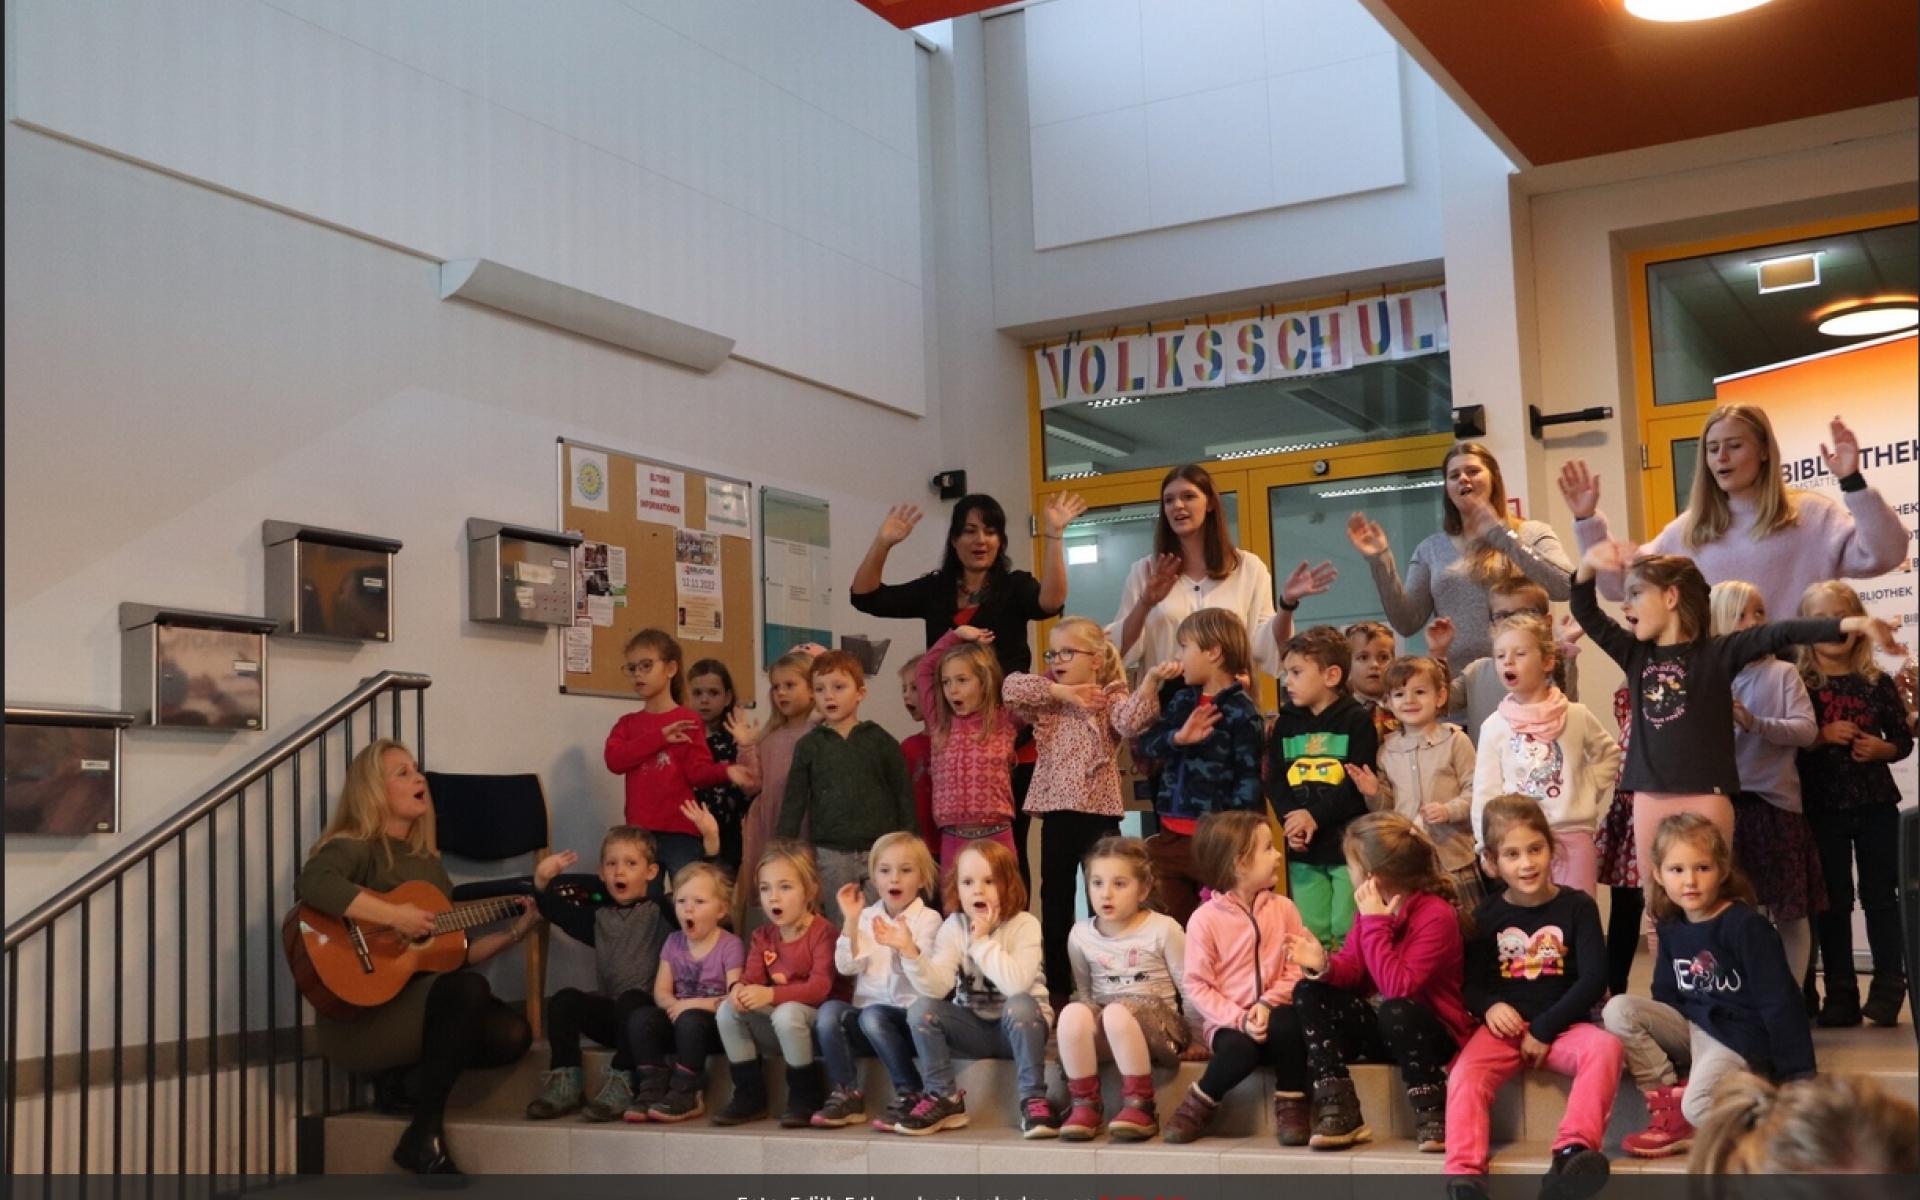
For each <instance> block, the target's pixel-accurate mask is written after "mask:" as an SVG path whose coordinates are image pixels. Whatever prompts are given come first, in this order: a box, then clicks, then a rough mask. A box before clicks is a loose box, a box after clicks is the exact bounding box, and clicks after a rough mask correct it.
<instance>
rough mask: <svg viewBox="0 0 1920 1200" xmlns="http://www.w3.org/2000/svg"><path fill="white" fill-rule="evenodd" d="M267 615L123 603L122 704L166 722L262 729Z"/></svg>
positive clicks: (159, 724)
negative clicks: (243, 614)
mask: <svg viewBox="0 0 1920 1200" xmlns="http://www.w3.org/2000/svg"><path fill="white" fill-rule="evenodd" d="M274 625H275V622H273V621H271V620H269V619H267V618H265V617H244V616H236V615H234V614H232V613H208V612H195V611H193V610H191V609H184V608H164V607H161V606H159V605H153V604H122V605H121V606H120V694H121V700H120V702H121V704H122V705H123V706H124V707H125V708H126V709H127V710H128V711H130V712H132V713H133V719H134V721H135V723H136V724H139V725H143V726H149V727H156V728H162V729H212V730H235V729H265V728H266V726H267V635H268V634H270V633H272V632H273V629H274Z"/></svg>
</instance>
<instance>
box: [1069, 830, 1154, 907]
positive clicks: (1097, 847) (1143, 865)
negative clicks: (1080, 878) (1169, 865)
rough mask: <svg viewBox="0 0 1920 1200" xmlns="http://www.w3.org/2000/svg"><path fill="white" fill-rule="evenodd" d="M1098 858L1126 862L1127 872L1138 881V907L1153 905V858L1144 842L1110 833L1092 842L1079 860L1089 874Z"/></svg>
mask: <svg viewBox="0 0 1920 1200" xmlns="http://www.w3.org/2000/svg"><path fill="white" fill-rule="evenodd" d="M1100 858H1111V859H1114V860H1116V861H1118V862H1123V863H1125V864H1127V870H1128V872H1129V873H1131V874H1132V875H1133V877H1134V878H1135V879H1136V880H1138V881H1139V883H1140V907H1141V908H1152V907H1153V858H1152V856H1150V855H1149V854H1148V853H1147V844H1146V843H1145V842H1143V841H1141V840H1140V839H1139V838H1130V837H1121V836H1120V835H1119V834H1117V833H1110V834H1108V835H1107V836H1106V837H1103V838H1101V839H1100V840H1099V841H1097V842H1095V843H1094V844H1093V849H1091V850H1089V851H1087V856H1086V857H1085V858H1083V859H1081V860H1080V866H1081V867H1082V868H1083V869H1085V870H1086V871H1087V872H1088V874H1089V875H1091V874H1092V868H1093V863H1094V860H1095V859H1100Z"/></svg>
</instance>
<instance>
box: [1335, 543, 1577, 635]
mask: <svg viewBox="0 0 1920 1200" xmlns="http://www.w3.org/2000/svg"><path fill="white" fill-rule="evenodd" d="M1487 540H1488V542H1490V543H1491V544H1492V545H1493V547H1494V548H1495V549H1497V550H1499V551H1500V552H1501V553H1502V554H1504V555H1506V556H1507V558H1508V559H1509V560H1511V561H1512V563H1513V565H1514V566H1515V567H1516V568H1517V569H1519V571H1520V572H1521V574H1523V575H1525V576H1526V577H1527V578H1528V579H1531V580H1533V581H1534V582H1535V583H1537V584H1539V585H1540V586H1541V587H1543V588H1545V589H1547V595H1548V596H1549V597H1550V598H1552V599H1554V600H1565V599H1566V598H1567V596H1568V595H1569V594H1570V592H1571V591H1572V588H1573V564H1572V563H1571V562H1570V561H1568V559H1567V552H1566V550H1564V549H1563V548H1562V547H1561V545H1560V539H1559V537H1558V536H1557V535H1555V533H1554V532H1553V527H1552V526H1550V525H1548V524H1546V523H1545V522H1543V521H1522V522H1520V528H1519V529H1517V530H1513V529H1508V528H1506V527H1504V526H1502V527H1499V528H1496V529H1494V530H1493V532H1491V533H1490V534H1488V535H1487ZM1368 565H1369V566H1371V567H1372V568H1373V582H1374V586H1375V587H1377V588H1378V589H1379V590H1380V607H1381V608H1383V609H1385V610H1386V614H1387V621H1388V622H1389V623H1390V624H1392V626H1393V627H1394V628H1395V629H1397V630H1399V631H1400V633H1401V635H1402V636H1404V637H1412V636H1413V635H1414V634H1416V633H1419V632H1420V631H1421V630H1423V629H1425V628H1426V626H1427V622H1428V621H1430V620H1432V619H1433V618H1434V617H1435V616H1436V615H1438V616H1442V617H1446V618H1447V619H1448V620H1450V621H1452V622H1453V652H1452V654H1451V655H1449V657H1450V658H1451V659H1452V660H1453V661H1454V662H1457V663H1470V662H1472V661H1473V660H1474V659H1476V658H1485V657H1486V656H1487V655H1489V654H1491V653H1493V637H1492V634H1491V631H1490V625H1489V623H1488V621H1487V588H1486V585H1485V584H1482V583H1480V582H1479V581H1478V580H1476V579H1474V578H1473V576H1472V575H1471V574H1470V573H1469V572H1470V570H1471V567H1472V563H1471V562H1470V561H1469V559H1467V558H1465V557H1463V556H1462V555H1461V553H1460V548H1459V547H1458V546H1456V545H1455V544H1454V540H1453V539H1452V538H1451V537H1449V536H1448V535H1446V534H1445V533H1436V534H1434V535H1432V536H1431V537H1429V538H1427V539H1426V540H1425V541H1423V542H1421V543H1420V544H1419V545H1418V546H1416V547H1414V550H1413V557H1412V558H1411V559H1409V560H1408V561H1407V577H1406V580H1405V581H1404V582H1402V580H1401V578H1400V571H1399V568H1398V567H1396V566H1395V565H1394V561H1393V551H1391V550H1389V551H1387V552H1386V553H1385V554H1382V555H1380V556H1379V557H1378V558H1375V559H1371V560H1369V562H1368Z"/></svg>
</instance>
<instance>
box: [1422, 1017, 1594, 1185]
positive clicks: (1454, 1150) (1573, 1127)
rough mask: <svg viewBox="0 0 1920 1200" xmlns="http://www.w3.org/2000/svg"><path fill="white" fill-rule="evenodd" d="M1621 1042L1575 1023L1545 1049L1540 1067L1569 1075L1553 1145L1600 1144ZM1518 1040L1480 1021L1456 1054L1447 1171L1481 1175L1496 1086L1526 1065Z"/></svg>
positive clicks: (1449, 1089)
mask: <svg viewBox="0 0 1920 1200" xmlns="http://www.w3.org/2000/svg"><path fill="white" fill-rule="evenodd" d="M1626 1053H1627V1051H1626V1047H1625V1046H1623V1045H1621V1044H1620V1039H1619V1038H1617V1037H1614V1036H1613V1035H1612V1034H1610V1033H1608V1032H1607V1031H1606V1030H1604V1029H1602V1028H1601V1027H1600V1026H1598V1025H1593V1024H1589V1023H1587V1022H1585V1021H1581V1022H1578V1023H1576V1024H1573V1025H1569V1026H1567V1028H1566V1029H1565V1030H1564V1031H1562V1032H1561V1034H1560V1036H1559V1037H1557V1038H1555V1039H1553V1042H1552V1044H1551V1045H1549V1046H1548V1047H1547V1061H1546V1068H1547V1070H1549V1071H1553V1072H1555V1073H1556V1074H1560V1075H1568V1076H1571V1077H1572V1079H1573V1090H1572V1091H1571V1092H1570V1093H1568V1095H1567V1111H1566V1113H1565V1114H1564V1115H1562V1116H1561V1118H1560V1132H1559V1134H1558V1135H1557V1136H1555V1138H1554V1139H1553V1148H1554V1149H1555V1150H1559V1149H1561V1148H1562V1147H1565V1146H1573V1145H1580V1146H1586V1147H1587V1148H1589V1149H1592V1150H1598V1149H1600V1147H1601V1144H1602V1142H1603V1140H1604V1139H1605V1137H1606V1133H1607V1118H1608V1117H1609V1116H1611V1115H1612V1113H1613V1096H1614V1093H1615V1092H1617V1091H1619V1090H1620V1064H1621V1063H1622V1062H1624V1061H1625V1060H1626ZM1525 1065H1526V1064H1525V1061H1524V1060H1523V1059H1522V1058H1521V1057H1520V1039H1519V1038H1517V1037H1511V1038H1503V1037H1497V1036H1495V1034H1494V1032H1493V1031H1492V1030H1491V1029H1488V1028H1487V1027H1486V1026H1484V1025H1483V1026H1481V1027H1480V1028H1478V1029H1476V1030H1474V1031H1473V1036H1472V1037H1470V1038H1468V1039H1467V1045H1466V1048H1465V1049H1463V1050H1461V1051H1460V1057H1458V1058H1456V1059H1454V1060H1453V1066H1452V1067H1451V1068H1449V1069H1448V1072H1447V1165H1446V1172H1447V1174H1448V1175H1485V1174H1486V1173H1487V1145H1488V1141H1489V1139H1490V1134H1489V1132H1488V1117H1489V1114H1490V1113H1491V1112H1492V1110H1493V1096H1494V1093H1495V1092H1498V1091H1499V1090H1500V1085H1501V1084H1503V1083H1505V1082H1507V1080H1509V1079H1512V1078H1513V1077H1514V1076H1515V1075H1517V1074H1519V1073H1520V1071H1521V1069H1522V1068H1523V1067H1524V1066H1525Z"/></svg>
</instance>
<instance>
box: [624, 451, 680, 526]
mask: <svg viewBox="0 0 1920 1200" xmlns="http://www.w3.org/2000/svg"><path fill="white" fill-rule="evenodd" d="M634 482H635V488H634V510H635V511H634V515H635V516H636V517H639V518H640V519H641V520H642V521H654V522H658V523H659V524H661V525H671V526H673V527H674V528H675V529H683V528H685V527H686V524H687V477H686V475H685V474H684V473H682V472H680V471H675V470H672V469H671V468H668V467H651V466H648V465H647V464H646V463H640V464H638V465H637V466H636V467H635V469H634Z"/></svg>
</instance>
